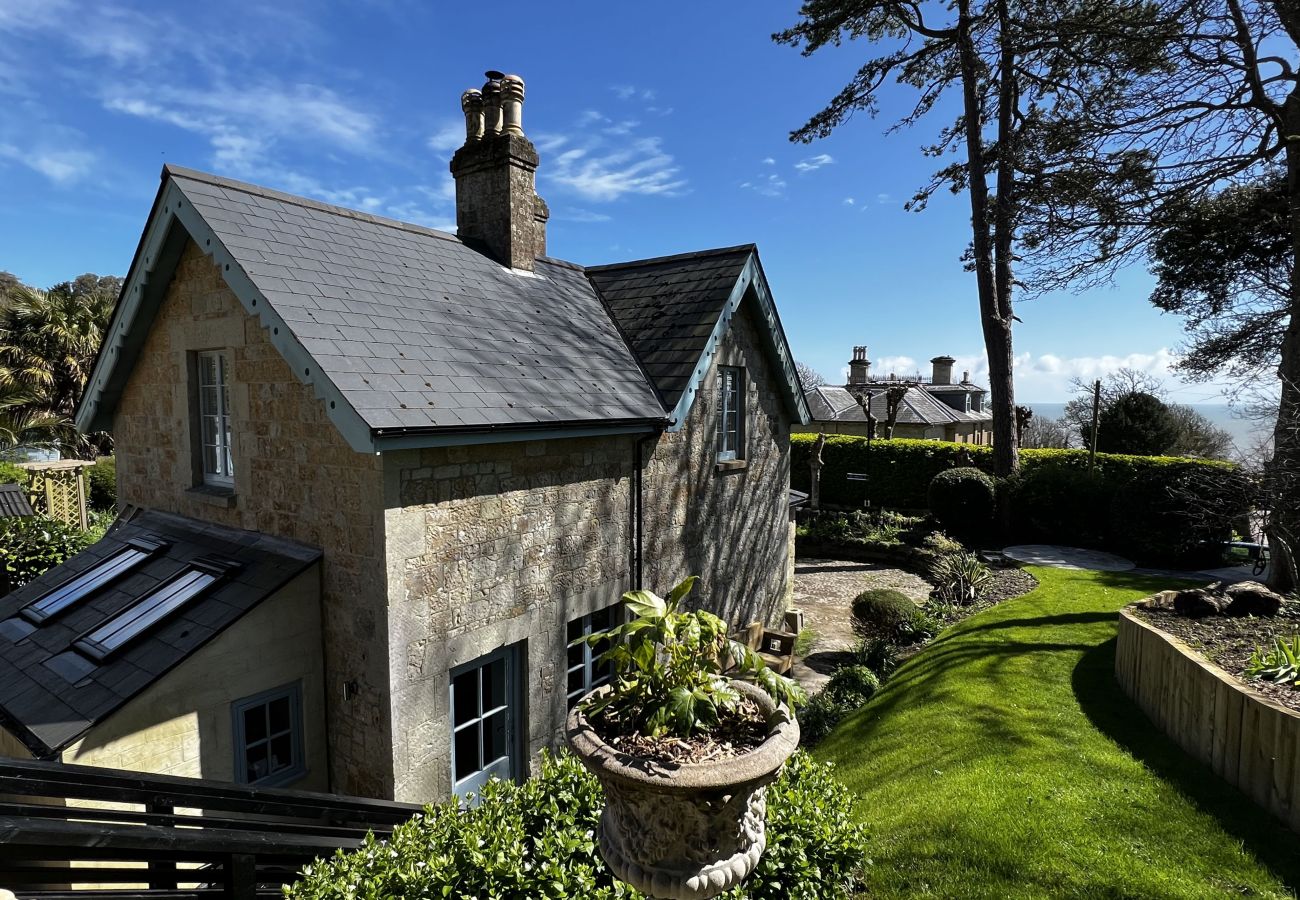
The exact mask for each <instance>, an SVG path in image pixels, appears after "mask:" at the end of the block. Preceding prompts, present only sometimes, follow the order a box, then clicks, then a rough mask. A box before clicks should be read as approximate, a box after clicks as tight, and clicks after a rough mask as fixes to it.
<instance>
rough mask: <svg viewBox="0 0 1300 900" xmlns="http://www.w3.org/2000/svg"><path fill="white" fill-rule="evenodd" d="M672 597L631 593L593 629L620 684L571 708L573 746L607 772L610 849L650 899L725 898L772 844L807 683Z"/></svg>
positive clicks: (612, 860)
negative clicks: (774, 802)
mask: <svg viewBox="0 0 1300 900" xmlns="http://www.w3.org/2000/svg"><path fill="white" fill-rule="evenodd" d="M695 581H696V579H695V578H694V577H691V578H687V579H686V580H685V581H683V582H682V583H681V584H679V585H677V586H676V587H675V588H673V590H672V592H671V593H669V595H668V597H667V599H665V598H663V597H660V596H658V595H656V594H654V593H652V592H650V591H630V592H628V593H626V594H624V595H623V602H624V603H625V604H626V605H627V608H628V610H629V612H631V614H632V619H631V621H629V622H628V623H627V624H625V625H621V626H619V627H617V628H612V629H610V630H609V631H606V632H600V633H598V634H592V635H589V636H588V637H586V638H583V639H582V640H584V641H586V642H588V643H589V644H591V645H593V646H594V645H597V644H605V642H608V643H607V644H605V645H606V646H608V648H609V649H607V650H606V651H605V652H604V653H603V654H602V655H601V661H602V662H607V663H608V664H609V665H610V668H611V670H612V672H613V680H612V682H611V683H610V684H609V685H606V686H605V687H602V688H599V689H597V690H596V691H594V692H592V693H591V694H589V695H587V696H586V697H585V698H583V700H582V701H581V702H580V703H579V704H578V705H577V706H576V707H575V708H574V710H573V712H571V713H570V714H569V720H568V726H567V737H568V740H569V745H570V746H571V747H572V748H573V751H574V752H575V753H576V754H577V756H578V758H579V759H580V760H581V761H582V764H583V765H584V766H586V767H587V768H588V769H589V770H591V771H592V772H593V773H594V774H595V775H596V777H597V778H598V779H599V780H600V783H601V786H602V788H603V789H604V792H605V811H604V812H603V813H602V815H601V819H600V854H601V856H602V857H603V858H604V860H605V863H606V864H607V865H608V866H609V867H610V870H611V871H612V872H613V873H614V874H615V876H616V877H618V878H619V879H620V880H622V881H625V882H627V883H628V884H630V885H632V886H633V887H635V888H637V889H638V890H641V891H643V892H644V893H646V894H649V895H650V896H652V897H658V898H664V900H688V898H689V900H696V898H706V897H714V896H717V895H718V894H720V893H722V892H723V891H725V890H728V889H729V888H731V887H734V886H735V885H737V884H739V883H740V882H741V881H743V880H744V879H745V878H746V877H747V876H748V875H749V874H750V872H752V871H753V869H754V866H755V865H756V864H757V863H758V860H759V857H760V856H762V854H763V850H764V848H765V846H766V837H765V823H766V813H767V802H766V792H767V785H768V784H770V783H771V782H772V781H774V780H775V779H776V777H777V775H778V774H779V773H780V771H781V767H782V765H784V763H785V761H786V759H787V758H788V757H789V756H790V754H791V753H793V752H794V749H795V747H796V746H797V745H798V743H799V725H798V723H797V722H795V720H794V717H793V716H792V714H791V712H790V710H791V709H792V707H793V706H794V704H795V703H796V702H799V701H801V700H802V699H803V697H802V692H801V691H800V690H799V688H798V686H796V685H795V684H794V682H792V681H790V680H789V679H786V678H783V677H781V676H780V675H777V674H776V673H775V672H773V671H771V670H770V669H768V668H767V667H766V666H765V665H764V663H763V660H762V659H761V658H760V657H759V656H758V655H757V654H755V653H754V652H753V651H752V650H750V649H749V648H748V647H746V646H744V645H743V644H741V643H739V642H737V641H734V640H731V639H730V638H729V637H728V634H727V625H726V623H724V622H723V621H722V620H721V619H719V618H718V617H717V616H715V615H713V614H711V613H708V612H703V611H695V612H688V611H683V610H682V609H681V603H682V600H683V599H684V598H685V597H686V595H687V594H689V593H690V591H691V588H692V587H694V585H695Z"/></svg>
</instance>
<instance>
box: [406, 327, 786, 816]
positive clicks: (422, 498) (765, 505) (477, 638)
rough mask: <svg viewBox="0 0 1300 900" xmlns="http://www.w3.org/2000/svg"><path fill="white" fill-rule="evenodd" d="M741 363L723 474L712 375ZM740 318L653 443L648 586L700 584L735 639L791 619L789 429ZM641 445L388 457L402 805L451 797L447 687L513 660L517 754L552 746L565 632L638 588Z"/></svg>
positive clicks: (561, 706) (596, 441)
mask: <svg viewBox="0 0 1300 900" xmlns="http://www.w3.org/2000/svg"><path fill="white" fill-rule="evenodd" d="M718 364H722V365H743V366H745V367H746V368H747V369H748V370H749V373H750V375H751V378H753V379H757V380H758V383H757V384H754V383H751V384H750V385H749V386H748V394H747V398H746V401H747V403H746V408H747V411H748V414H749V418H748V423H747V424H748V428H747V435H746V437H747V448H746V453H745V457H746V463H745V466H744V467H743V468H731V469H729V470H726V471H720V470H719V469H718V466H717V463H716V449H715V441H716V428H717V422H716V418H715V417H716V413H717V408H716V375H717V371H716V367H717V365H718ZM771 375H772V371H771V369H770V367H769V363H768V361H767V360H766V357H765V356H764V354H763V353H762V351H761V349H760V348H759V346H758V344H757V336H756V333H755V330H754V327H753V325H752V323H751V321H750V319H749V313H748V311H746V312H744V313H743V314H742V315H740V316H739V317H738V318H737V321H736V325H735V327H733V328H732V329H731V330H730V332H729V335H728V337H727V338H726V340H724V341H723V343H722V346H721V347H720V349H719V351H718V353H717V357H716V359H715V360H714V361H713V364H712V365H711V367H710V371H709V372H708V373H707V374H706V376H705V379H704V382H703V383H704V385H705V389H704V390H703V391H702V392H701V395H700V397H699V398H698V399H697V401H696V403H695V404H694V407H693V411H692V413H691V415H690V418H689V421H688V422H687V423H686V425H685V427H684V428H683V429H682V430H681V431H679V432H675V433H671V434H665V435H662V436H660V437H659V438H657V439H655V440H653V441H651V442H649V443H648V445H647V446H646V447H644V448H643V450H642V453H643V455H644V458H645V460H646V467H645V476H644V477H645V485H644V495H645V498H646V509H645V514H644V516H645V517H644V528H645V585H646V586H647V587H649V588H652V589H655V590H658V591H661V592H667V590H668V589H669V588H670V587H671V586H672V585H673V584H675V583H677V581H679V580H681V579H682V578H684V577H685V576H687V575H691V574H697V575H700V576H702V577H701V581H700V585H699V589H698V592H697V594H696V596H695V598H694V599H695V600H696V601H697V602H698V603H699V605H702V606H706V607H707V608H709V609H712V610H714V611H716V612H718V613H719V614H720V615H722V616H724V617H725V618H728V619H730V620H731V621H732V622H734V623H737V624H741V623H745V622H750V621H753V620H754V619H763V620H767V621H771V620H773V619H774V618H776V617H778V616H779V612H780V610H782V609H784V608H785V605H786V599H787V579H788V572H789V569H788V561H789V559H790V553H789V538H790V526H789V520H788V490H789V424H788V423H789V415H788V412H787V411H786V410H785V407H784V405H783V403H782V401H781V398H780V396H779V394H778V393H777V389H776V385H775V384H773V383H770V382H769V378H770V376H771ZM636 444H637V437H635V436H632V437H618V438H613V437H610V438H582V439H563V440H551V441H545V442H531V443H501V444H486V445H480V446H472V447H457V448H439V449H425V450H410V451H405V452H402V453H390V454H386V455H385V465H386V471H385V503H386V506H387V508H388V509H387V526H386V527H387V541H386V547H387V551H388V583H389V611H390V612H389V622H390V624H389V631H390V639H389V640H390V645H391V648H392V657H391V662H390V667H391V672H392V674H391V679H392V684H393V694H392V698H393V700H392V702H393V711H392V716H391V717H392V720H393V722H394V725H395V733H394V736H393V742H394V748H393V752H394V772H395V795H396V797H397V798H398V799H401V800H409V801H417V802H418V801H429V800H439V799H443V798H445V797H447V796H448V795H449V793H450V792H451V748H450V741H451V726H450V721H449V719H450V710H449V705H450V696H449V694H450V692H449V680H450V679H449V672H450V670H451V669H452V668H454V667H455V666H458V665H460V664H462V663H467V662H471V661H473V660H475V659H477V658H479V657H481V656H483V655H484V654H486V653H489V652H491V651H493V650H495V649H497V648H499V647H502V646H508V645H518V646H519V650H520V658H521V659H522V661H523V662H524V665H525V669H526V673H525V677H524V685H525V691H526V696H525V698H524V715H525V717H526V719H527V727H526V729H524V730H525V733H524V734H523V735H521V744H522V745H523V748H524V749H525V750H526V751H527V755H528V757H529V758H530V759H533V760H535V757H536V754H537V752H538V751H540V750H541V749H543V748H546V747H553V746H555V745H557V744H558V743H559V740H560V734H561V729H562V725H563V720H564V716H565V711H566V690H565V644H566V632H565V628H566V624H567V623H568V622H569V621H571V620H573V619H575V618H577V617H579V616H582V615H585V614H587V613H590V612H593V611H595V610H599V609H603V608H605V607H607V606H609V605H611V604H614V603H616V602H617V601H618V600H619V597H620V596H621V594H622V593H623V592H624V591H625V590H628V589H629V588H630V587H631V586H632V578H633V574H632V568H631V555H632V536H633V532H632V528H633V512H634V506H633V472H634V468H633V465H634V463H633V460H634V453H635V450H636Z"/></svg>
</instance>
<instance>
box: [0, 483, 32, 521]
mask: <svg viewBox="0 0 1300 900" xmlns="http://www.w3.org/2000/svg"><path fill="white" fill-rule="evenodd" d="M31 515H35V513H34V511H33V510H32V504H31V502H30V501H29V500H28V499H27V491H26V490H25V489H24V488H23V486H22V485H21V484H0V519H12V518H16V517H19V516H31Z"/></svg>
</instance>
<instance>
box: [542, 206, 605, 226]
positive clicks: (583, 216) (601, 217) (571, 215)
mask: <svg viewBox="0 0 1300 900" xmlns="http://www.w3.org/2000/svg"><path fill="white" fill-rule="evenodd" d="M551 218H552V219H555V220H556V221H560V222H584V223H589V222H609V221H611V220H612V219H613V216H609V215H606V214H605V213H602V212H596V211H594V210H590V209H562V210H560V211H558V212H555V213H552V214H551Z"/></svg>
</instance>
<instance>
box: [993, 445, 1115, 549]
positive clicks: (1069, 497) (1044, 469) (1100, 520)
mask: <svg viewBox="0 0 1300 900" xmlns="http://www.w3.org/2000/svg"><path fill="white" fill-rule="evenodd" d="M1114 490H1115V485H1114V483H1112V482H1111V481H1108V480H1107V479H1106V478H1105V477H1103V476H1102V475H1101V473H1100V472H1089V471H1088V470H1087V469H1086V468H1084V469H1081V468H1077V467H1074V466H1071V465H1066V464H1062V463H1061V462H1060V461H1051V462H1048V463H1046V464H1042V465H1038V466H1034V467H1033V468H1030V469H1028V470H1027V471H1025V472H1022V473H1021V474H1020V475H1018V476H1016V477H1015V478H1013V479H1011V480H1010V483H1009V485H1008V490H1007V494H1008V502H1009V503H1010V505H1011V520H1012V522H1013V523H1014V525H1013V528H1014V531H1015V535H1016V538H1017V539H1018V540H1025V541H1046V542H1049V543H1058V544H1070V545H1074V546H1080V547H1100V546H1101V545H1102V544H1104V543H1105V542H1106V535H1107V530H1108V526H1109V520H1108V513H1109V510H1110V505H1111V495H1112V494H1113V493H1114Z"/></svg>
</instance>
